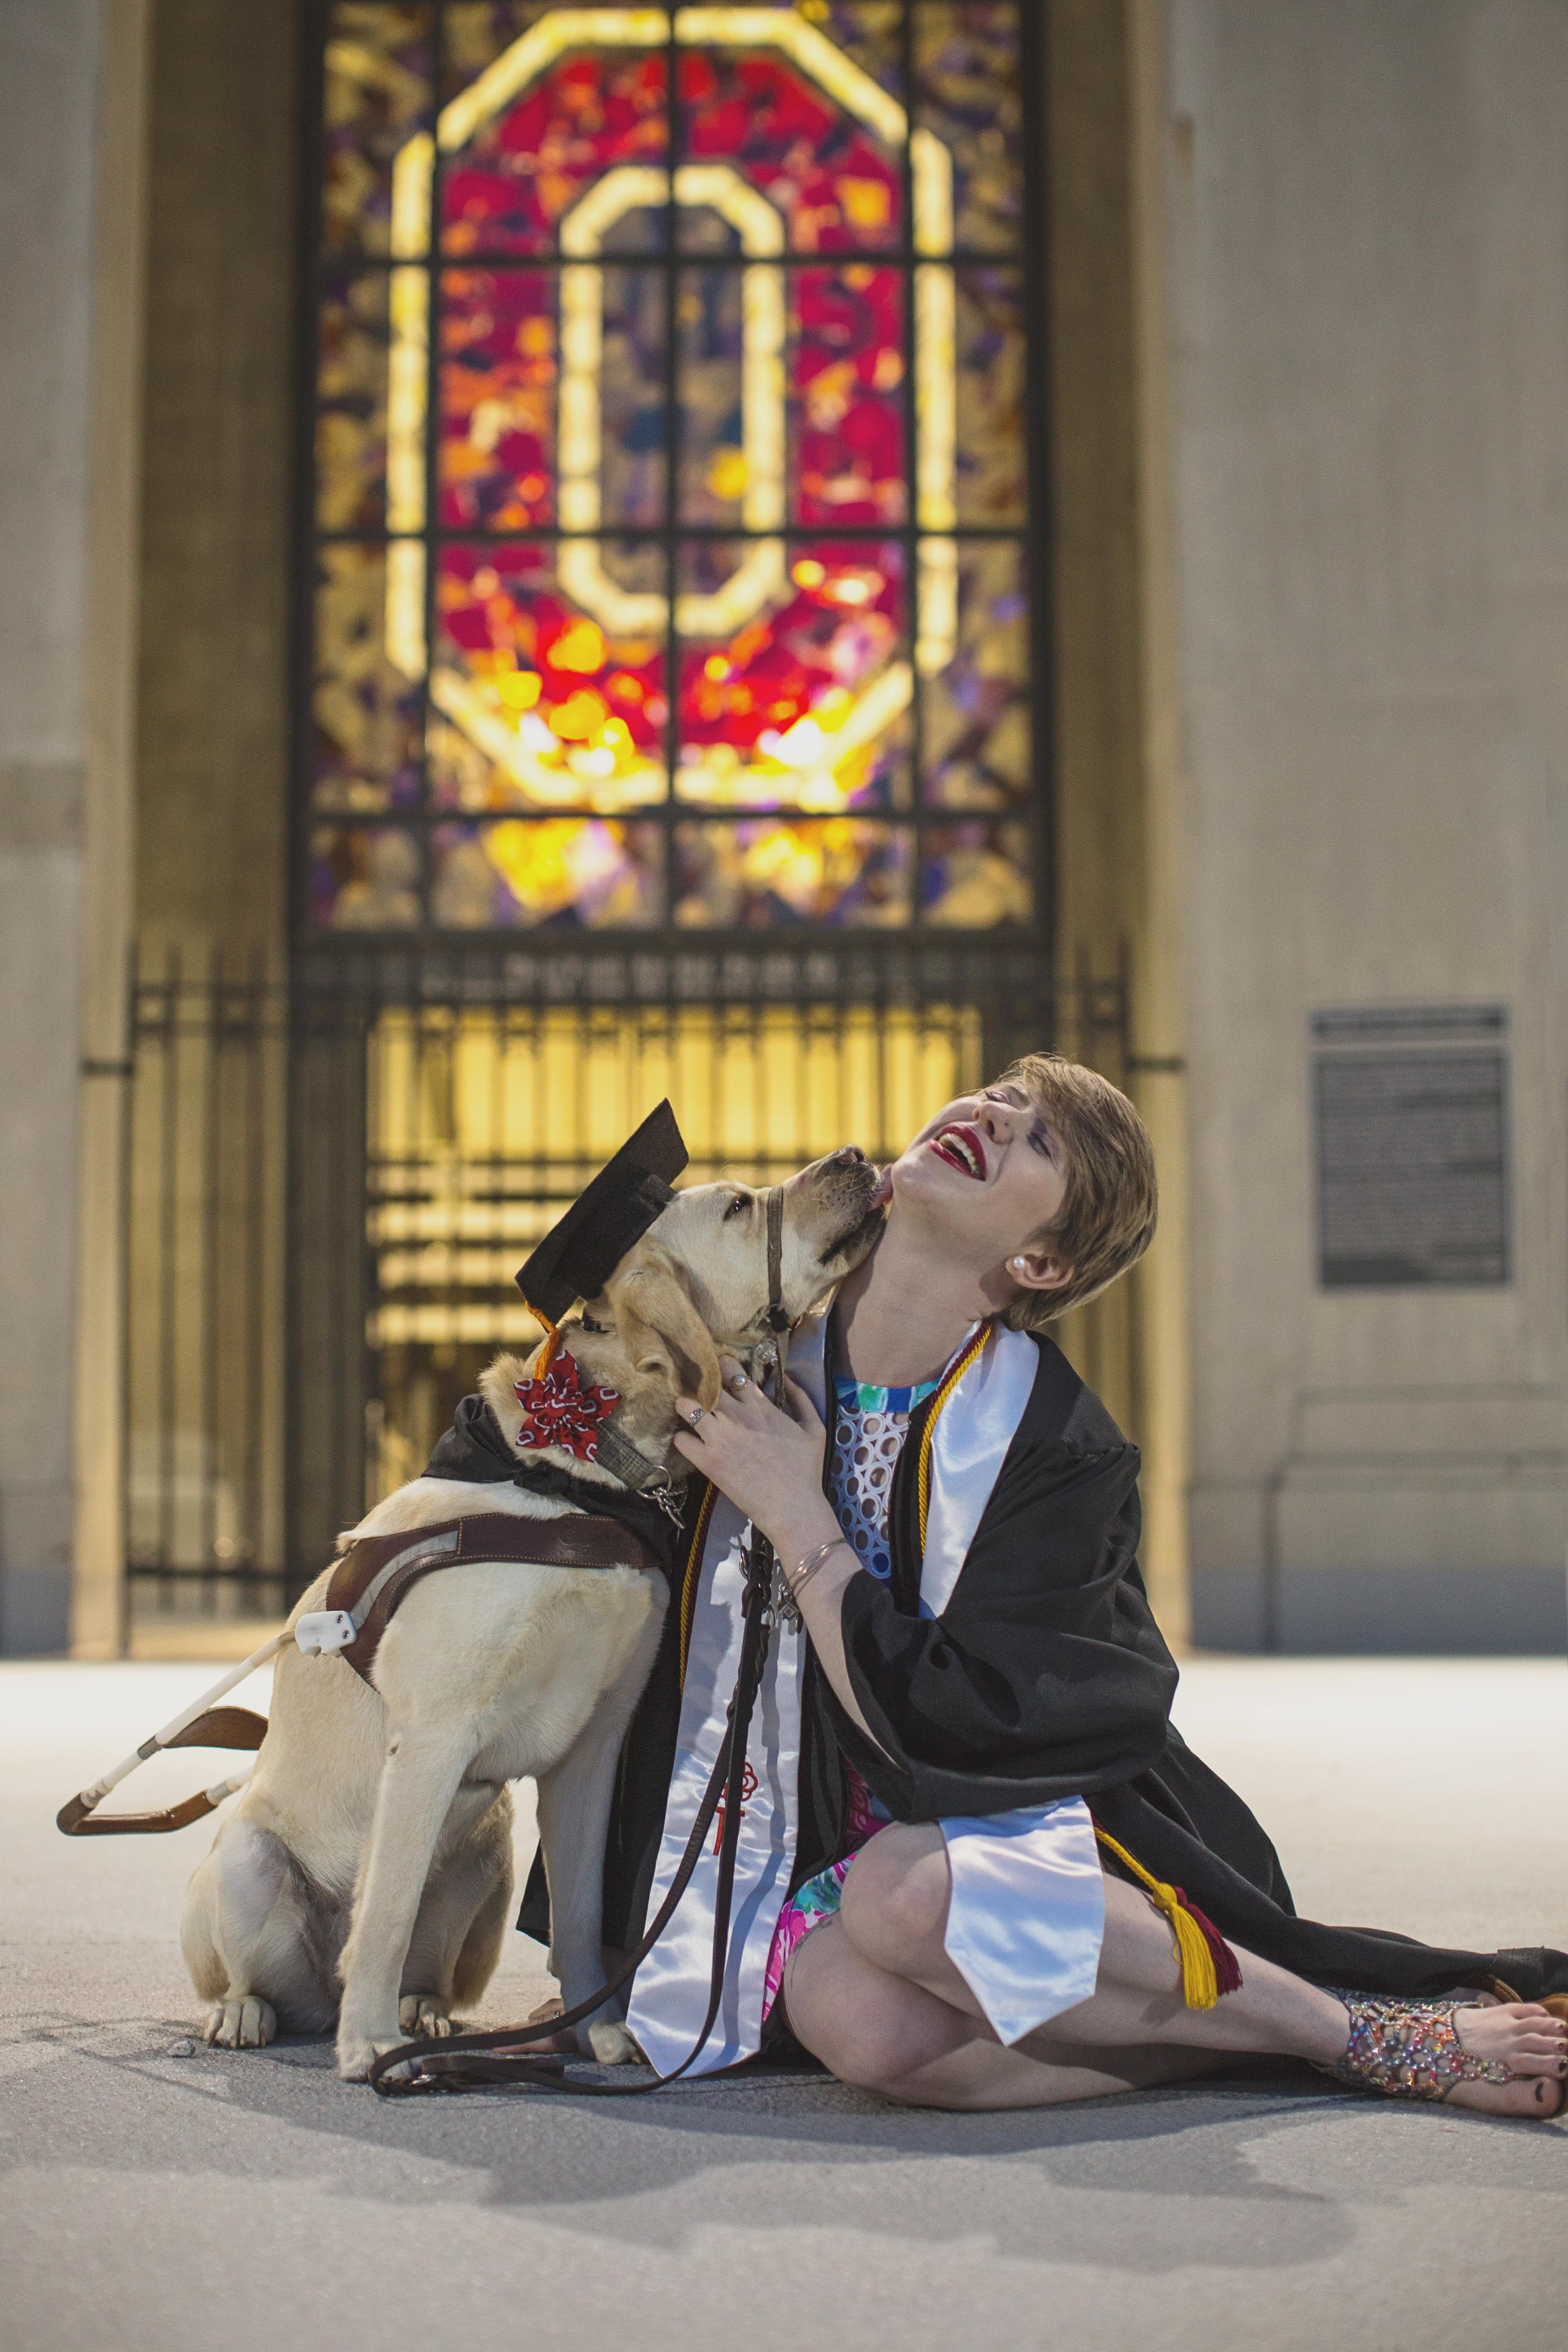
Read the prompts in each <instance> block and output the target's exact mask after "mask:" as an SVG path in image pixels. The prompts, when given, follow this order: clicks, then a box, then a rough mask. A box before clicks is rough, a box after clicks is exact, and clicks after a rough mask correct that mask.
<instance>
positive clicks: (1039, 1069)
mask: <svg viewBox="0 0 1568 2352" xmlns="http://www.w3.org/2000/svg"><path fill="white" fill-rule="evenodd" d="M997 1083H998V1085H999V1086H1018V1087H1022V1088H1023V1089H1024V1091H1025V1093H1026V1094H1027V1095H1028V1096H1029V1097H1030V1100H1031V1101H1032V1102H1034V1103H1036V1104H1037V1105H1038V1106H1039V1108H1040V1109H1041V1110H1042V1111H1043V1112H1044V1113H1045V1115H1046V1117H1047V1118H1049V1119H1050V1121H1051V1126H1052V1127H1053V1128H1054V1129H1056V1132H1057V1134H1058V1135H1059V1136H1060V1138H1061V1145H1062V1150H1063V1152H1064V1153H1065V1155H1066V1161H1067V1198H1066V1200H1065V1201H1064V1202H1062V1206H1061V1214H1060V1216H1059V1217H1058V1218H1057V1219H1056V1221H1055V1223H1054V1224H1051V1225H1049V1226H1047V1227H1046V1229H1045V1231H1044V1232H1043V1233H1040V1234H1036V1235H1035V1236H1034V1237H1033V1238H1034V1240H1035V1241H1036V1242H1037V1243H1038V1242H1044V1241H1049V1242H1050V1243H1051V1248H1052V1251H1053V1252H1054V1254H1055V1255H1058V1256H1060V1257H1062V1258H1064V1259H1065V1260H1066V1261H1067V1263H1068V1265H1071V1268H1072V1272H1071V1276H1070V1277H1069V1279H1068V1280H1067V1281H1066V1282H1065V1283H1064V1284H1063V1285H1062V1286H1061V1289H1060V1290H1025V1291H1022V1292H1020V1293H1019V1297H1017V1298H1016V1299H1015V1300H1014V1302H1013V1304H1012V1306H1011V1307H1009V1309H1008V1313H1007V1320H1008V1322H1009V1324H1010V1325H1011V1326H1012V1328H1013V1329H1014V1330H1015V1331H1040V1330H1043V1328H1045V1326H1046V1324H1048V1323H1053V1322H1055V1320H1056V1318H1057V1317H1058V1316H1059V1315H1065V1314H1066V1313H1067V1311H1068V1309H1069V1308H1070V1307H1082V1306H1083V1305H1084V1304H1085V1302H1086V1301H1087V1300H1089V1299H1091V1298H1097V1297H1099V1295H1100V1293H1101V1292H1102V1291H1103V1290H1104V1289H1105V1288H1106V1287H1107V1286H1109V1285H1110V1284H1111V1283H1113V1282H1114V1281H1115V1279H1116V1277H1117V1276H1118V1275H1119V1274H1125V1273H1126V1271H1127V1268H1128V1267H1129V1266H1130V1265H1136V1264H1137V1262H1138V1260H1139V1258H1141V1257H1142V1256H1143V1255H1144V1252H1145V1250H1146V1249H1147V1248H1148V1246H1149V1244H1150V1243H1151V1242H1152V1241H1153V1239H1154V1237H1155V1220H1156V1218H1157V1216H1158V1213H1159V1187H1158V1184H1157V1182H1156V1181H1155V1152H1154V1146H1153V1144H1152V1143H1151V1142H1150V1141H1149V1130H1148V1129H1147V1128H1146V1127H1145V1125H1144V1122H1143V1120H1142V1119H1141V1118H1139V1117H1138V1114H1137V1112H1136V1110H1135V1109H1134V1107H1133V1105H1132V1104H1131V1103H1130V1102H1129V1101H1128V1100H1127V1097H1126V1096H1125V1095H1124V1094H1123V1093H1122V1091H1121V1089H1120V1088H1119V1087H1113V1085H1112V1084H1111V1081H1110V1079H1109V1078H1103V1077H1102V1076H1101V1075H1100V1073H1099V1071H1098V1070H1091V1069H1088V1068H1086V1067H1085V1066H1084V1065H1083V1064H1082V1062H1070V1061H1068V1060H1067V1059H1066V1058H1065V1056H1064V1055H1061V1054H1021V1055H1019V1058H1018V1060H1017V1061H1016V1062H1012V1063H1009V1066H1008V1067H1007V1068H1006V1069H1005V1070H1004V1071H1003V1072H1002V1075H1001V1077H1000V1078H999V1079H998V1081H997Z"/></svg>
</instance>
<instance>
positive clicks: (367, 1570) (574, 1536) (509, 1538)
mask: <svg viewBox="0 0 1568 2352" xmlns="http://www.w3.org/2000/svg"><path fill="white" fill-rule="evenodd" d="M465 1560H525V1561H529V1562H531V1563H532V1564H533V1565H535V1566H536V1567H539V1568H596V1569H603V1568H632V1569H641V1570H646V1571H650V1572H651V1571H652V1570H653V1569H654V1568H655V1567H656V1566H657V1562H656V1561H655V1560H654V1559H653V1555H652V1553H651V1552H650V1551H649V1550H648V1549H647V1547H646V1546H645V1545H644V1544H643V1540H642V1538H641V1537H639V1536H637V1535H636V1534H634V1533H633V1531H632V1529H631V1528H624V1527H622V1526H620V1525H619V1524H618V1523H617V1521H615V1520H614V1519H595V1518H586V1517H571V1518H562V1519H523V1518H518V1517H517V1516H516V1515H515V1513H513V1512H510V1511H475V1512H472V1513H470V1514H469V1516H468V1517H465V1518H461V1519H443V1520H442V1521H441V1522H440V1523H439V1524H438V1525H437V1526H435V1527H423V1528H402V1529H401V1530H400V1531H399V1532H398V1533H397V1534H396V1535H391V1536H361V1537H360V1538H359V1539H358V1541H357V1542H354V1543H351V1544H350V1546H349V1548H348V1549H347V1551H345V1552H344V1554H343V1556H342V1558H341V1559H340V1560H339V1562H338V1565H337V1566H336V1568H335V1569H334V1570H332V1580H331V1582H330V1584H329V1586H328V1587H327V1601H326V1607H325V1608H324V1609H323V1610H321V1611H320V1612H317V1613H319V1615H321V1616H324V1617H337V1618H340V1620H343V1621H346V1625H345V1624H342V1623H340V1625H338V1626H337V1627H335V1628H334V1629H333V1630H334V1631H336V1632H339V1633H341V1632H343V1631H344V1630H346V1626H351V1627H352V1629H353V1630H352V1636H351V1638H350V1640H348V1641H345V1642H343V1643H341V1645H340V1655H341V1656H342V1657H344V1658H346V1659H347V1660H348V1662H349V1664H350V1665H351V1666H352V1667H353V1669H354V1672H355V1673H356V1674H357V1675H362V1676H363V1677H364V1679H365V1681H366V1682H369V1681H370V1679H371V1666H372V1664H374V1662H375V1655H376V1652H377V1650H378V1649H379V1648H380V1646H381V1639H382V1634H383V1633H385V1632H386V1629H387V1627H388V1626H389V1625H390V1624H391V1622H392V1618H393V1616H394V1615H395V1614H396V1612H397V1611H398V1610H399V1608H401V1606H402V1602H403V1601H405V1600H406V1599H407V1597H408V1595H409V1593H410V1592H412V1591H413V1588H414V1586H415V1585H416V1584H417V1583H418V1582H419V1580H420V1579H421V1578H422V1577H425V1576H429V1575H430V1574H431V1572H432V1570H434V1569H438V1568H455V1567H456V1566H457V1565H458V1563H459V1562H460V1561H465ZM301 1622H302V1623H303V1622H304V1621H303V1620H302V1621H301ZM335 1646H336V1645H335Z"/></svg>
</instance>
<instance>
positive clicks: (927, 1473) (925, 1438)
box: [919, 1322, 991, 1559]
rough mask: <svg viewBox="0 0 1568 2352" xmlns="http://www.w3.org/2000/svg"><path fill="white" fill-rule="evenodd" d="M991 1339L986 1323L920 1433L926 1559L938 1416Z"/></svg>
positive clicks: (922, 1545) (922, 1550) (945, 1383)
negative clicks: (934, 1436) (933, 1453)
mask: <svg viewBox="0 0 1568 2352" xmlns="http://www.w3.org/2000/svg"><path fill="white" fill-rule="evenodd" d="M990 1336H991V1326H990V1324H989V1323H988V1322H987V1323H982V1324H981V1326H980V1328H979V1329H978V1330H977V1332H976V1333H975V1336H974V1338H973V1339H971V1340H970V1341H969V1344H968V1346H967V1348H966V1349H965V1350H964V1352H963V1354H962V1355H961V1356H960V1357H959V1359H958V1360H957V1362H956V1364H955V1365H954V1366H953V1367H952V1369H951V1370H950V1371H947V1372H945V1373H944V1374H943V1377H942V1385H941V1387H940V1388H939V1389H938V1390H937V1391H936V1397H935V1399H934V1400H933V1402H932V1406H931V1411H930V1413H929V1415H928V1416H927V1419H926V1423H925V1428H924V1429H923V1430H922V1431H921V1433H920V1461H919V1477H920V1555H921V1558H922V1559H924V1558H925V1514H926V1510H927V1507H928V1506H929V1504H930V1501H931V1440H932V1437H933V1435H934V1433H935V1432H936V1420H937V1416H938V1414H939V1413H940V1412H942V1410H943V1408H944V1407H945V1406H946V1402H947V1400H948V1398H949V1397H950V1396H951V1395H952V1393H953V1391H954V1390H955V1389H956V1387H957V1385H958V1383H959V1381H961V1380H962V1379H963V1377H964V1375H965V1373H966V1372H967V1370H968V1369H969V1367H970V1365H971V1364H972V1363H973V1362H974V1361H975V1360H976V1359H977V1356H978V1355H979V1353H980V1350H981V1349H982V1348H983V1347H984V1346H985V1344H986V1342H987V1340H988V1339H989V1338H990Z"/></svg>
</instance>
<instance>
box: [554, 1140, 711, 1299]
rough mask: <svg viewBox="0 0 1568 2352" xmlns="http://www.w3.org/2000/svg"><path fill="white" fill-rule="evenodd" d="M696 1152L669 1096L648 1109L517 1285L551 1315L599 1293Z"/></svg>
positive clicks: (663, 1204)
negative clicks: (683, 1133)
mask: <svg viewBox="0 0 1568 2352" xmlns="http://www.w3.org/2000/svg"><path fill="white" fill-rule="evenodd" d="M690 1158H691V1154H690V1152H689V1151H688V1150H686V1147H685V1142H684V1141H683V1140H682V1137H681V1130H680V1129H679V1128H678V1127H677V1126H676V1125H675V1114H674V1111H673V1110H672V1109H671V1108H670V1106H669V1104H668V1102H662V1103H661V1104H660V1105H659V1108H658V1109H657V1110H654V1111H650V1112H649V1114H648V1116H647V1118H645V1119H644V1120H643V1124H642V1126H641V1127H640V1128H639V1129H637V1131H636V1133H635V1134H634V1135H631V1136H628V1137H627V1139H626V1141H625V1142H624V1143H623V1144H622V1147H621V1149H620V1150H619V1151H618V1152H617V1153H616V1154H615V1157H614V1159H613V1160H611V1161H610V1162H609V1163H608V1165H607V1166H605V1167H603V1168H601V1170H600V1171H599V1173H598V1175H597V1176H596V1177H595V1178H594V1179H593V1181H592V1182H591V1184H590V1185H589V1186H588V1187H587V1189H586V1190H585V1191H583V1192H580V1193H579V1194H578V1196H577V1198H576V1200H575V1201H574V1202H572V1204H571V1206H570V1209H569V1210H568V1211H567V1213H566V1214H565V1216H564V1217H561V1218H559V1219H558V1221H557V1223H555V1224H553V1225H552V1226H551V1227H550V1229H549V1233H548V1234H546V1235H545V1237H544V1239H543V1241H542V1242H540V1244H539V1245H538V1249H537V1250H535V1252H534V1254H533V1255H532V1256H531V1257H530V1258H529V1260H528V1264H527V1265H525V1266H523V1267H522V1268H521V1270H520V1271H519V1273H518V1275H517V1288H518V1289H519V1290H520V1291H521V1292H522V1294H523V1297H525V1298H526V1299H527V1300H528V1305H529V1306H530V1307H533V1308H534V1310H535V1312H536V1313H537V1314H538V1315H539V1316H541V1317H542V1318H544V1320H545V1321H546V1322H548V1323H549V1324H550V1325H551V1326H552V1328H553V1326H554V1325H556V1324H557V1323H559V1321H560V1318H561V1317H562V1316H563V1315H564V1314H565V1313H566V1311H567V1309H568V1307H570V1306H571V1305H572V1303H573V1301H574V1300H576V1299H579V1298H597V1297H598V1296H599V1294H600V1292H601V1290H602V1289H603V1287H604V1286H605V1284H606V1283H607V1282H608V1281H609V1279H610V1276H612V1274H613V1273H614V1271H615V1269H616V1267H617V1266H618V1265H620V1263H621V1261H622V1258H623V1257H624V1256H625V1255H626V1253H627V1251H628V1250H629V1249H631V1248H632V1246H633V1244H635V1243H637V1242H640V1241H641V1240H642V1238H643V1234H645V1233H646V1232H647V1230H648V1228H649V1226H650V1225H651V1224H652V1223H653V1220H654V1218H655V1217H656V1216H658V1215H659V1214H660V1213H661V1212H662V1211H663V1210H664V1209H667V1208H668V1207H669V1205H670V1202H672V1201H673V1200H674V1197H675V1196H674V1192H672V1190H671V1189H670V1188H671V1186H672V1185H673V1183H674V1180H675V1178H676V1177H677V1176H678V1175H679V1174H680V1172H681V1171H682V1169H683V1168H684V1167H685V1164H686V1162H687V1160H689V1159H690Z"/></svg>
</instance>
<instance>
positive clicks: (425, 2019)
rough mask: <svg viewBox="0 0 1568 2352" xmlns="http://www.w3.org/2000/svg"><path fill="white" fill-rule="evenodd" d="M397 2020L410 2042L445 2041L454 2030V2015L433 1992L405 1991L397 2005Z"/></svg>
mask: <svg viewBox="0 0 1568 2352" xmlns="http://www.w3.org/2000/svg"><path fill="white" fill-rule="evenodd" d="M397 2021H398V2023H399V2025H400V2026H401V2027H402V2031H403V2032H404V2034H405V2035H406V2036H407V2038H408V2040H409V2041H410V2042H444V2040H445V2038H446V2036H447V2035H448V2034H449V2033H450V2032H451V2031H452V2015H451V2011H449V2010H445V2009H444V2008H443V2007H442V2005H441V2003H440V2001H439V2000H437V1999H436V1997H435V1995H434V1993H433V1992H405V1993H404V1995H403V1997H402V2000H400V2001H399V2003H398V2007H397Z"/></svg>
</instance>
